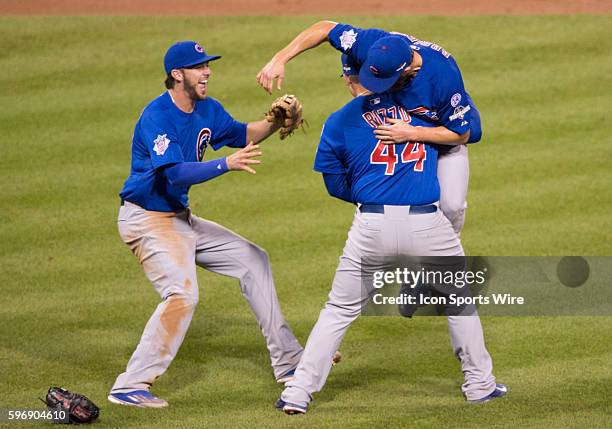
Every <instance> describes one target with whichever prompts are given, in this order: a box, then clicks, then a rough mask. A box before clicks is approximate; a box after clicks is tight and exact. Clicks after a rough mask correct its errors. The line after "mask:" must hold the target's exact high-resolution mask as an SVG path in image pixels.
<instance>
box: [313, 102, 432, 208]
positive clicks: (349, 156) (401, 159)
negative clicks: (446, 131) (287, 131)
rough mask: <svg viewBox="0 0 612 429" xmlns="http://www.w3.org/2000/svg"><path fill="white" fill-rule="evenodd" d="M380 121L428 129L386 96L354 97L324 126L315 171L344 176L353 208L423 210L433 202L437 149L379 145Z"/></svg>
mask: <svg viewBox="0 0 612 429" xmlns="http://www.w3.org/2000/svg"><path fill="white" fill-rule="evenodd" d="M385 117H390V118H401V119H403V120H404V121H406V122H410V124H411V125H413V126H432V125H431V124H430V123H428V122H426V121H424V120H422V119H420V118H418V117H415V116H411V115H410V114H409V113H408V112H407V111H406V109H404V108H403V107H401V106H399V105H398V104H397V103H395V101H394V100H393V98H392V96H391V95H390V94H389V93H385V94H380V95H369V96H364V97H357V98H355V99H353V100H352V101H351V102H349V103H348V104H346V105H345V106H344V107H343V108H341V109H340V110H338V111H336V112H334V113H333V114H332V115H331V116H330V117H329V118H328V119H327V121H326V122H325V125H324V127H323V132H322V133H321V140H320V142H319V147H318V149H317V155H316V157H315V163H314V169H315V171H318V172H320V173H327V174H343V175H346V177H347V182H348V184H349V185H350V187H351V194H352V201H353V202H356V203H362V204H366V203H370V204H387V205H422V204H430V203H433V202H435V201H438V200H439V199H440V186H439V184H438V178H437V176H436V172H437V170H436V166H437V161H438V151H437V149H436V148H435V147H434V146H432V145H429V144H424V143H420V142H408V143H403V144H396V145H393V144H391V145H386V144H384V143H382V142H380V141H379V140H377V139H376V136H375V134H374V129H375V128H376V127H377V126H378V125H380V124H382V123H383V121H384V120H385Z"/></svg>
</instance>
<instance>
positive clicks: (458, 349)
mask: <svg viewBox="0 0 612 429" xmlns="http://www.w3.org/2000/svg"><path fill="white" fill-rule="evenodd" d="M463 254H464V253H463V248H462V247H461V242H460V241H459V238H458V236H457V234H456V233H455V232H454V231H453V228H452V226H451V224H450V222H449V221H448V219H447V218H446V217H445V216H444V215H443V214H442V212H441V211H440V210H438V211H436V212H435V213H430V214H409V210H408V208H407V207H405V206H385V213H384V214H377V213H360V212H359V210H357V211H356V213H355V218H354V220H353V225H352V226H351V229H350V231H349V234H348V239H347V241H346V244H345V247H344V251H343V253H342V256H341V257H340V264H339V265H338V268H337V270H336V275H335V278H334V281H333V284H332V290H331V292H330V293H329V298H328V301H327V303H326V304H325V307H324V308H323V310H322V311H321V313H320V315H319V319H318V321H317V323H316V324H315V326H314V328H313V330H312V332H311V334H310V337H309V338H308V342H307V343H306V347H305V349H304V353H303V355H302V359H301V360H300V363H299V365H298V367H297V370H296V372H295V379H294V380H293V381H290V382H288V383H287V384H286V388H285V390H284V391H283V393H282V395H281V399H282V400H283V401H285V402H289V403H292V404H296V405H299V406H307V405H308V403H309V402H310V401H311V400H312V394H313V393H314V392H318V391H320V390H321V389H322V388H323V386H324V384H325V381H326V380H327V376H328V374H329V371H330V369H331V362H332V355H333V354H334V352H335V351H336V350H338V349H339V347H340V343H341V342H342V338H343V337H344V334H345V333H346V331H347V329H348V327H349V325H350V324H351V323H352V322H353V321H354V320H355V319H356V318H357V317H358V316H359V314H360V312H361V309H362V307H363V306H364V304H365V303H366V302H367V301H368V298H369V296H371V294H372V293H373V287H372V285H371V284H369V285H368V284H367V283H366V284H365V287H366V288H368V290H366V291H365V292H364V290H363V288H364V285H363V284H362V269H363V268H364V267H363V261H364V258H365V259H367V258H373V259H372V260H376V259H377V258H378V259H379V260H380V258H379V257H380V256H383V255H384V256H391V257H393V256H403V255H405V256H462V255H463ZM378 268H380V269H384V268H385V267H383V266H381V267H372V266H368V267H367V270H368V271H370V270H377V269H378ZM472 314H473V313H472ZM448 330H449V333H450V339H451V346H452V349H453V352H454V354H455V355H456V356H457V358H458V359H459V361H460V362H461V370H462V371H463V374H464V378H465V382H464V383H463V385H462V386H461V389H462V391H463V393H464V395H465V396H466V398H467V399H468V400H473V399H480V398H482V397H484V396H486V395H488V394H489V393H491V392H492V391H493V390H494V389H495V377H493V375H492V370H493V364H492V361H491V356H490V355H489V352H488V351H487V349H486V348H485V343H484V337H483V332H482V326H481V324H480V318H479V317H478V315H477V313H476V315H473V316H449V317H448Z"/></svg>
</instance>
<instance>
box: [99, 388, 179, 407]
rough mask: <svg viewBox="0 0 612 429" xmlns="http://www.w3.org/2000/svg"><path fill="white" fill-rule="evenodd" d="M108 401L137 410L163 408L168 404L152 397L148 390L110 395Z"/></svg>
mask: <svg viewBox="0 0 612 429" xmlns="http://www.w3.org/2000/svg"><path fill="white" fill-rule="evenodd" d="M108 400H109V401H110V402H112V403H113V404H119V405H129V406H132V407H139V408H164V407H167V406H168V402H166V401H164V400H163V399H160V398H158V397H156V396H153V395H152V394H151V392H149V391H148V390H132V391H131V392H125V393H111V394H110V395H108Z"/></svg>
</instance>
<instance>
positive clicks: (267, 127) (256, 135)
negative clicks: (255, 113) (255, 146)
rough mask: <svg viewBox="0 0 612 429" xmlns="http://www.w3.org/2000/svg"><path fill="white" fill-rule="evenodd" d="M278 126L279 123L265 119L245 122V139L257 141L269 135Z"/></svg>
mask: <svg viewBox="0 0 612 429" xmlns="http://www.w3.org/2000/svg"><path fill="white" fill-rule="evenodd" d="M279 128H280V125H279V124H277V123H275V122H268V121H267V120H266V119H262V120H261V121H255V122H249V123H248V124H247V132H246V139H247V141H248V142H255V143H259V142H261V141H263V140H265V139H267V138H268V137H270V136H271V135H272V134H274V132H275V131H276V130H278V129H279Z"/></svg>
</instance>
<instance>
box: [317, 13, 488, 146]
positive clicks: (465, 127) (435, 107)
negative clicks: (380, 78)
mask: <svg viewBox="0 0 612 429" xmlns="http://www.w3.org/2000/svg"><path fill="white" fill-rule="evenodd" d="M391 35H401V36H404V37H406V38H407V39H408V41H409V42H410V47H411V48H412V49H413V50H414V51H415V52H418V53H419V54H420V55H421V56H422V57H423V65H422V66H421V69H420V70H419V72H418V74H417V75H416V77H415V78H414V79H413V80H412V81H411V82H410V83H409V84H408V85H406V86H404V87H403V88H402V89H401V90H399V91H396V92H393V95H394V97H396V101H397V103H398V104H400V105H401V106H403V107H404V108H405V109H406V110H408V112H409V113H410V114H411V115H416V116H419V117H421V118H423V119H424V120H426V121H429V122H431V123H433V124H435V125H436V126H444V127H446V128H448V129H449V130H451V131H454V132H455V133H457V134H465V133H466V132H467V131H471V133H470V139H469V142H477V141H479V140H480V138H481V136H482V129H481V124H480V114H479V112H478V110H477V109H476V106H475V105H474V103H473V101H472V100H471V98H470V96H469V95H468V93H467V91H466V90H465V86H464V84H463V78H462V76H461V72H460V71H459V67H458V66H457V63H456V62H455V60H454V59H453V57H452V56H451V55H450V54H449V53H448V52H446V51H445V50H444V49H443V48H442V47H440V46H438V45H436V44H434V43H431V42H425V41H422V40H419V39H417V38H416V37H413V36H409V35H406V34H401V33H395V32H393V33H389V32H386V31H383V30H379V29H361V28H357V27H353V26H351V25H346V24H338V25H336V26H335V27H334V28H333V29H332V30H331V31H330V32H329V35H328V38H329V43H330V44H331V45H332V46H333V47H334V48H336V49H337V50H339V51H341V52H342V53H344V54H346V55H348V57H349V59H350V64H351V67H352V68H353V69H354V70H353V72H356V73H358V72H359V68H360V67H361V65H362V64H363V63H364V62H365V61H366V59H367V56H368V51H369V49H370V47H371V46H372V45H373V44H374V43H375V42H376V41H377V40H379V39H381V38H383V37H387V36H391Z"/></svg>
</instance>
